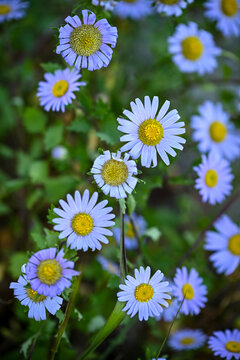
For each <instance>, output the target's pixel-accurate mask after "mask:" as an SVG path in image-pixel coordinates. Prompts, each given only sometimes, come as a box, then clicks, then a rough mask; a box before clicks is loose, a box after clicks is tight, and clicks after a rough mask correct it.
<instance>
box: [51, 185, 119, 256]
mask: <svg viewBox="0 0 240 360" xmlns="http://www.w3.org/2000/svg"><path fill="white" fill-rule="evenodd" d="M97 199H98V193H97V192H94V193H93V195H92V197H91V198H90V199H89V191H88V190H85V191H84V193H83V195H82V197H81V195H80V193H79V191H75V195H74V199H73V197H72V196H71V195H70V194H68V195H67V202H66V201H64V200H60V201H59V203H60V205H61V207H62V208H63V210H61V209H58V208H55V209H53V211H54V212H55V214H57V215H58V216H60V217H58V218H55V219H53V220H52V221H53V222H54V223H55V224H57V225H55V226H54V227H53V228H54V230H56V231H60V234H59V239H64V238H65V237H67V238H68V239H67V246H69V247H70V248H71V249H75V250H83V251H87V250H88V249H89V248H90V249H92V251H94V250H96V249H97V250H100V249H101V248H102V244H101V243H104V244H108V239H107V238H106V236H112V232H111V231H110V230H108V229H107V227H109V226H113V225H114V224H115V223H114V221H111V220H112V219H113V218H114V217H115V215H114V214H112V213H111V211H112V207H106V205H107V203H108V201H107V200H103V201H101V202H99V203H98V204H97V205H96V203H97Z"/></svg>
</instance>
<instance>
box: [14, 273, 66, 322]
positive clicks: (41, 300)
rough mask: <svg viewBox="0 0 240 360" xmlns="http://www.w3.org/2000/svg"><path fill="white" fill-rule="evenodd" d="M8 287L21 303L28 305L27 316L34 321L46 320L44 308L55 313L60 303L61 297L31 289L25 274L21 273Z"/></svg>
mask: <svg viewBox="0 0 240 360" xmlns="http://www.w3.org/2000/svg"><path fill="white" fill-rule="evenodd" d="M10 289H13V292H14V296H15V297H16V298H17V299H18V300H19V301H20V302H21V304H22V305H25V306H28V308H29V311H28V317H29V318H31V319H35V320H36V321H40V320H46V310H47V311H49V312H50V313H51V314H52V315H55V314H56V312H57V311H58V310H59V309H60V307H61V305H62V301H63V299H62V298H61V297H59V296H54V297H50V296H44V295H40V294H39V293H38V292H37V291H35V290H33V289H32V288H31V287H30V286H29V282H28V281H27V280H26V276H25V274H23V275H21V276H20V277H19V278H18V281H17V282H11V284H10Z"/></svg>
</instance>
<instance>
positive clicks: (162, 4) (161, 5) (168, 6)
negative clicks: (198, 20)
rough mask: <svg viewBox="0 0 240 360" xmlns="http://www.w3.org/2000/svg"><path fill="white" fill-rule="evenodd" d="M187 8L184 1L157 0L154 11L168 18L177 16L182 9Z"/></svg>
mask: <svg viewBox="0 0 240 360" xmlns="http://www.w3.org/2000/svg"><path fill="white" fill-rule="evenodd" d="M186 7H187V3H186V1H185V0H158V2H157V4H156V9H157V12H158V13H166V15H168V16H172V15H175V16H179V15H181V14H182V9H185V8H186Z"/></svg>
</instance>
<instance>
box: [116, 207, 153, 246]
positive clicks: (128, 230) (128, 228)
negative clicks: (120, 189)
mask: <svg viewBox="0 0 240 360" xmlns="http://www.w3.org/2000/svg"><path fill="white" fill-rule="evenodd" d="M131 217H132V220H133V222H134V225H135V227H136V231H137V234H138V236H142V235H143V234H144V233H145V230H146V228H147V223H146V221H145V219H144V218H143V217H142V216H141V215H137V214H136V213H133V214H132V215H131ZM124 225H125V247H126V249H129V250H134V249H137V248H138V240H137V238H136V235H135V231H134V228H133V226H132V223H131V221H130V218H129V217H128V216H127V215H124ZM113 235H114V237H115V239H116V241H117V243H118V244H120V227H115V228H113Z"/></svg>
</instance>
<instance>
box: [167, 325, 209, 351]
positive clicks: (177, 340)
mask: <svg viewBox="0 0 240 360" xmlns="http://www.w3.org/2000/svg"><path fill="white" fill-rule="evenodd" d="M206 339H207V336H206V335H205V334H204V333H203V332H202V330H195V329H194V330H193V329H184V330H179V331H176V332H175V333H174V334H173V335H171V337H170V339H169V341H168V344H169V346H170V347H171V348H172V349H174V350H176V351H181V350H192V349H198V348H200V347H201V346H203V345H204V343H205V341H206Z"/></svg>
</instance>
